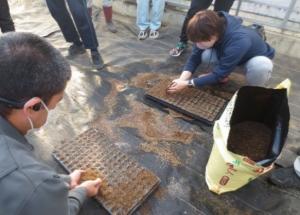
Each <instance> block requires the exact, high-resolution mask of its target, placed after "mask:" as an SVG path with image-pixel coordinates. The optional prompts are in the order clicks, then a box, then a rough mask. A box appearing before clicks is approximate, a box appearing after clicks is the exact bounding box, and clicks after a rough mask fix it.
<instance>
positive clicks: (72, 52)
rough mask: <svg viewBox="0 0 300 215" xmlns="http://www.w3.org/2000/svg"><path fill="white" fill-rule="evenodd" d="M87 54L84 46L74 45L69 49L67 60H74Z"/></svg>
mask: <svg viewBox="0 0 300 215" xmlns="http://www.w3.org/2000/svg"><path fill="white" fill-rule="evenodd" d="M85 52H86V50H85V48H84V46H83V45H80V46H78V45H75V44H72V45H71V46H70V47H69V49H68V53H69V54H68V56H67V58H68V59H72V58H74V57H76V56H77V55H80V54H84V53H85Z"/></svg>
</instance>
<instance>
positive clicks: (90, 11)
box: [86, 0, 93, 16]
mask: <svg viewBox="0 0 300 215" xmlns="http://www.w3.org/2000/svg"><path fill="white" fill-rule="evenodd" d="M86 6H87V10H88V14H89V15H90V16H92V15H93V8H92V7H93V0H86Z"/></svg>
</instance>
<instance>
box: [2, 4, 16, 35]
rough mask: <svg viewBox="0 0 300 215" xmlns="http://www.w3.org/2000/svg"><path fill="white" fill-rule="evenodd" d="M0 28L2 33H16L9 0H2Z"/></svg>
mask: <svg viewBox="0 0 300 215" xmlns="http://www.w3.org/2000/svg"><path fill="white" fill-rule="evenodd" d="M0 28H1V32H2V33H5V32H9V31H15V25H14V22H13V20H12V18H11V16H10V12H9V5H8V2H7V0H0Z"/></svg>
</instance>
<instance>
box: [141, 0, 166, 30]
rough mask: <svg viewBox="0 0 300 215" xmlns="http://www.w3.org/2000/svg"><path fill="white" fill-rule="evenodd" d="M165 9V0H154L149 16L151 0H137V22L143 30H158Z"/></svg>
mask: <svg viewBox="0 0 300 215" xmlns="http://www.w3.org/2000/svg"><path fill="white" fill-rule="evenodd" d="M164 9H165V0H152V8H151V17H149V10H150V0H137V15H136V24H137V26H138V27H139V29H140V30H141V31H144V30H146V29H147V28H150V29H151V30H158V29H159V28H160V26H161V19H162V16H163V13H164Z"/></svg>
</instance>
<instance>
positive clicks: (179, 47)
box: [169, 42, 187, 57]
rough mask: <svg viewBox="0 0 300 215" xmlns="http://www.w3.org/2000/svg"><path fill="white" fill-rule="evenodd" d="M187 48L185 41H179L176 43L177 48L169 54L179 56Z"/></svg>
mask: <svg viewBox="0 0 300 215" xmlns="http://www.w3.org/2000/svg"><path fill="white" fill-rule="evenodd" d="M186 48H187V43H184V42H178V43H177V45H176V48H173V49H171V50H170V52H169V54H170V55H171V56H172V57H178V56H180V55H181V53H182V52H183V51H184V50H185V49H186Z"/></svg>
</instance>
